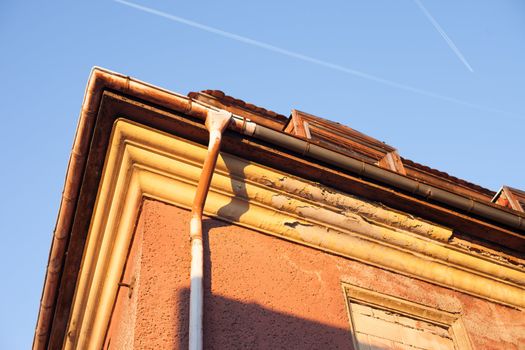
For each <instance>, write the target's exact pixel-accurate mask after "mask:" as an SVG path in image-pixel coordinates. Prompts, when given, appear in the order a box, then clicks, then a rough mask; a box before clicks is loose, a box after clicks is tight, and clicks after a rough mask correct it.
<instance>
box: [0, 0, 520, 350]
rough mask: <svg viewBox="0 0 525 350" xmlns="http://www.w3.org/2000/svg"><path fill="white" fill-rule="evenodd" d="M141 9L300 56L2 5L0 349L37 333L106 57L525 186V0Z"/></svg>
mask: <svg viewBox="0 0 525 350" xmlns="http://www.w3.org/2000/svg"><path fill="white" fill-rule="evenodd" d="M136 4H140V5H142V6H147V7H149V8H152V9H155V10H158V11H162V12H164V13H166V14H171V15H174V16H178V17H182V18H185V19H188V20H191V21H194V22H198V23H200V24H203V25H206V26H210V27H213V28H217V29H220V30H223V31H226V32H229V33H232V34H236V35H240V36H243V37H246V38H250V39H252V40H255V41H257V42H260V43H265V44H268V45H272V46H273V47H277V48H280V49H283V50H287V52H292V53H294V54H296V57H292V56H293V55H284V54H282V53H279V52H276V50H268V49H267V48H266V49H265V48H263V47H261V46H260V45H259V46H254V45H252V44H249V43H246V41H245V42H241V41H238V40H233V39H232V38H231V37H230V38H228V37H224V36H220V35H217V34H214V33H211V32H209V31H205V30H202V29H199V28H196V27H195V26H189V25H187V24H183V23H181V22H176V21H173V20H170V19H167V18H164V17H160V16H157V15H153V14H151V13H147V12H145V11H141V10H138V9H136V8H132V7H130V6H127V5H124V4H122V3H118V2H115V1H112V0H108V1H86V2H72V1H45V2H44V1H2V3H1V4H0V45H1V46H0V48H1V49H0V50H1V54H0V72H1V78H2V84H0V93H1V96H2V102H1V103H0V118H1V121H2V127H1V128H0V130H1V135H2V137H0V146H1V148H0V149H1V150H2V151H1V159H2V171H1V172H0V180H1V182H2V183H3V184H4V186H5V187H4V188H3V193H4V195H3V198H4V200H3V201H2V203H1V204H0V219H1V220H0V234H1V237H2V240H3V242H2V244H1V245H0V273H1V275H2V283H1V288H0V348H5V349H27V348H28V347H29V346H30V344H31V341H32V336H33V330H34V327H35V320H36V316H37V310H38V303H39V300H40V295H41V290H42V285H43V277H44V271H45V266H46V263H47V256H48V252H49V246H50V242H51V234H52V231H53V228H54V224H55V220H56V215H57V211H58V205H59V200H60V195H61V191H62V187H63V180H64V176H65V171H66V167H67V161H68V158H69V153H70V150H71V145H72V141H73V136H74V132H75V128H76V124H77V118H78V113H79V110H80V105H81V103H82V98H83V95H84V88H85V84H86V82H87V78H88V76H89V72H90V69H91V67H93V66H101V67H105V68H109V69H111V70H114V71H117V72H120V73H124V74H127V75H131V76H133V77H136V78H138V79H141V80H144V81H147V82H149V83H152V84H155V85H159V86H161V87H164V88H167V89H170V90H173V91H176V92H180V93H187V92H189V91H198V90H202V89H208V88H210V89H220V90H223V91H225V92H227V93H228V94H230V95H232V96H235V97H238V98H241V99H244V100H245V101H248V102H252V103H254V104H257V105H260V106H263V107H266V108H268V109H272V110H275V111H277V112H279V113H282V114H285V115H288V113H289V112H290V110H291V109H292V108H297V109H300V110H303V111H306V112H309V113H312V114H315V115H318V116H322V117H325V118H328V119H332V120H336V121H339V122H341V123H344V124H346V125H349V126H351V127H353V128H355V129H357V130H360V131H362V132H365V133H367V134H369V135H371V136H373V137H376V138H378V139H380V140H383V141H385V142H387V143H388V144H390V145H392V146H394V147H396V148H398V150H399V152H400V153H401V155H402V156H404V157H406V158H409V159H412V160H414V161H417V162H420V163H424V164H426V165H429V166H431V167H435V168H437V169H440V170H443V171H446V172H448V173H450V174H453V175H455V176H458V177H460V178H464V179H466V180H469V181H472V182H475V183H478V184H480V185H482V186H485V187H488V188H490V189H493V190H497V189H498V188H499V186H501V185H502V184H506V185H511V186H514V187H518V188H522V189H525V176H524V174H525V162H524V160H523V135H525V133H524V129H525V98H524V97H525V96H524V95H525V89H524V86H523V85H524V81H525V79H524V78H525V65H524V64H523V62H525V40H524V39H525V38H524V35H525V3H524V2H522V1H519V0H515V1H511V0H507V1H473V0H472V1H471V0H464V1H437V0H434V1H430V0H420V1H419V4H418V2H417V1H414V0H399V1H391V0H375V1H348V0H346V1H329V2H327V1H325V2H313V1H312V2H305V1H287V2H283V1H261V2H252V1H221V2H214V1H200V2H197V3H196V2H190V1H184V2H180V1H139V0H137V2H136ZM419 5H423V6H424V8H425V9H426V10H427V13H425V11H424V10H423V9H422V8H421V6H419ZM428 14H430V16H431V18H433V20H434V21H435V23H437V24H438V26H439V27H436V26H435V23H433V22H432V19H431V18H430V17H429V16H428ZM439 28H440V29H441V30H442V32H440V29H439ZM443 33H444V34H445V36H443ZM447 37H448V39H447ZM447 40H448V41H447ZM450 41H451V42H452V43H453V45H451V44H450ZM454 48H455V49H454ZM297 55H303V56H306V57H308V58H310V59H311V60H310V61H308V60H304V59H299V58H297ZM461 57H463V58H461ZM313 60H317V63H315V62H312V61H313ZM319 62H321V63H319ZM323 63H326V64H323ZM330 65H332V66H330ZM333 66H337V67H339V68H341V67H342V68H344V69H346V71H345V70H344V69H337V68H336V69H334V67H333ZM469 67H471V69H472V71H471V70H470V69H469ZM354 71H357V72H360V73H363V74H365V75H371V76H374V77H377V78H379V79H383V80H386V81H388V82H392V83H394V85H395V84H397V85H399V86H404V87H410V88H411V89H414V90H418V91H419V92H415V91H411V90H410V89H408V90H407V89H406V88H400V87H396V86H393V85H392V84H385V83H382V82H378V81H377V80H373V79H369V78H363V77H362V76H361V77H360V76H358V75H356V74H353V73H351V72H354ZM421 92H423V93H421Z"/></svg>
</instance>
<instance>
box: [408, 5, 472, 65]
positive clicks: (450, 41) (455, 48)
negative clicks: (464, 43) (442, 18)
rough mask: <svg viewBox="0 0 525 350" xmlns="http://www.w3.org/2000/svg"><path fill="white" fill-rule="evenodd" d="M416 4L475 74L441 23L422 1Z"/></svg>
mask: <svg viewBox="0 0 525 350" xmlns="http://www.w3.org/2000/svg"><path fill="white" fill-rule="evenodd" d="M414 2H415V3H416V5H417V6H418V7H419V9H420V10H421V12H423V14H424V15H425V16H426V17H427V19H428V20H429V21H430V23H432V25H433V26H434V28H435V29H436V30H437V32H438V33H439V35H441V37H442V38H443V39H444V40H445V42H446V43H447V45H448V47H450V49H451V50H452V51H453V52H454V53H455V54H456V56H457V57H458V58H459V59H460V61H461V62H463V64H464V65H465V67H467V69H468V70H469V71H471V72H474V70H473V69H472V67H471V66H470V64H469V63H468V62H467V59H466V58H465V56H463V54H462V53H461V51H459V49H458V47H457V46H456V44H454V42H453V41H452V39H450V38H449V36H448V35H447V33H445V31H444V30H443V28H441V26H440V25H439V23H438V22H437V21H436V20H435V18H434V17H433V16H432V15H431V14H430V12H428V10H427V9H426V8H425V6H423V4H422V3H421V1H420V0H414Z"/></svg>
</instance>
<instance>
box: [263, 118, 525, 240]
mask: <svg viewBox="0 0 525 350" xmlns="http://www.w3.org/2000/svg"><path fill="white" fill-rule="evenodd" d="M253 127H254V128H255V130H254V133H253V137H255V138H257V139H260V140H263V141H265V142H268V143H271V144H274V145H277V146H279V147H283V148H286V149H288V150H290V151H294V152H297V153H300V154H303V155H304V156H308V157H311V158H314V159H316V160H319V161H322V162H324V163H327V164H330V165H335V166H337V167H339V168H342V169H345V170H348V171H350V172H352V173H354V174H356V175H358V176H360V177H364V178H368V179H371V180H374V181H377V182H380V183H382V184H386V185H389V186H392V187H394V188H396V189H399V190H402V191H405V192H408V193H411V194H414V195H417V196H419V197H423V198H425V199H429V200H433V201H436V202H438V203H441V204H445V205H447V206H449V207H452V208H454V209H458V210H461V211H462V212H465V213H469V214H474V215H477V216H479V217H481V218H484V219H488V220H490V221H494V222H497V223H499V224H503V225H506V226H508V227H511V228H514V229H518V230H525V220H524V219H523V218H522V217H521V216H520V215H516V214H512V213H509V212H507V211H505V210H502V209H499V208H494V207H492V206H490V205H487V204H485V203H482V202H480V201H477V200H474V199H471V198H467V197H464V196H461V195H458V194H455V193H452V192H449V191H445V190H443V189H440V188H437V187H435V186H431V185H427V184H424V183H421V182H419V181H417V180H414V179H411V178H409V177H406V176H403V175H400V174H398V173H395V172H392V171H390V170H387V169H384V168H380V167H378V166H376V165H373V164H370V163H367V162H364V161H361V160H358V159H355V158H352V157H349V156H346V155H343V154H341V153H338V152H335V151H332V150H330V149H327V148H324V147H321V146H318V145H316V144H312V143H310V142H308V141H304V140H302V139H298V138H296V137H294V136H291V135H288V134H284V133H282V132H279V131H275V130H272V129H269V128H266V127H263V126H260V125H254V126H253Z"/></svg>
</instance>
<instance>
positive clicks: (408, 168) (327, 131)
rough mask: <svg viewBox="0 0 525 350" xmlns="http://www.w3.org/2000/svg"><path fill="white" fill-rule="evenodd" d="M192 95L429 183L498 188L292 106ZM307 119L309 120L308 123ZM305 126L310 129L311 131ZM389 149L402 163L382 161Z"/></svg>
mask: <svg viewBox="0 0 525 350" xmlns="http://www.w3.org/2000/svg"><path fill="white" fill-rule="evenodd" d="M188 96H189V97H190V98H193V99H195V100H197V101H201V102H204V103H208V104H211V105H213V106H215V107H219V108H223V109H226V110H228V111H230V112H232V113H236V114H239V115H241V116H243V117H246V118H247V119H250V120H253V121H255V122H256V123H258V124H261V125H264V126H267V127H270V128H272V129H274V130H278V131H284V132H286V133H291V134H293V135H296V136H299V137H303V138H307V139H309V140H310V141H311V142H312V143H317V144H320V145H322V146H323V147H327V148H331V149H333V150H336V151H338V152H341V153H343V154H346V155H350V156H354V157H357V158H360V159H363V160H366V161H369V162H371V163H372V164H378V165H380V166H383V165H384V166H385V167H387V168H390V169H391V170H394V171H396V172H400V173H402V174H403V175H406V176H408V177H410V178H413V179H416V180H418V181H421V182H424V183H427V184H431V185H435V186H438V187H440V188H443V189H447V190H453V191H457V192H459V193H461V194H463V195H466V196H469V197H472V198H476V199H478V200H483V201H486V202H490V201H491V199H492V198H493V197H494V195H495V194H496V192H494V191H492V190H490V189H487V188H484V187H482V186H480V185H477V184H474V183H472V182H469V181H466V180H463V179H460V178H458V177H456V176H452V175H449V174H447V173H446V172H443V171H440V170H437V169H434V168H431V167H429V166H427V165H423V164H420V163H417V162H415V161H412V160H410V159H407V158H404V157H401V156H400V155H399V154H398V151H397V150H396V148H394V147H392V146H390V145H388V144H386V143H384V142H382V141H379V140H377V139H375V138H373V137H371V136H369V135H365V134H363V133H361V132H359V131H357V130H355V129H352V128H350V127H348V126H346V125H343V124H340V123H338V122H334V121H331V120H328V119H325V118H321V117H318V116H314V115H312V114H309V113H305V112H301V111H298V110H295V109H294V110H292V112H291V114H290V116H289V117H285V116H284V115H283V114H280V113H276V112H274V111H271V110H268V109H266V108H263V107H260V106H257V105H255V104H253V103H249V102H245V101H244V100H242V99H239V98H235V97H232V96H229V95H227V94H225V93H224V92H223V91H221V90H203V91H200V92H190V93H189V94H188ZM305 122H306V123H307V124H306V126H305V124H304V123H305ZM305 127H306V128H308V129H309V130H308V131H309V132H308V134H307V132H306V131H305ZM388 153H391V154H392V155H393V158H394V160H398V162H399V163H402V165H401V166H399V165H398V166H389V165H388V162H386V161H385V162H382V161H381V160H382V158H383V157H385V156H386V154H388ZM400 168H401V169H400Z"/></svg>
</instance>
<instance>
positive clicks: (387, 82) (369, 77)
mask: <svg viewBox="0 0 525 350" xmlns="http://www.w3.org/2000/svg"><path fill="white" fill-rule="evenodd" d="M113 1H115V2H118V3H120V4H122V5H126V6H129V7H132V8H135V9H137V10H141V11H144V12H147V13H150V14H153V15H157V16H159V17H164V18H166V19H169V20H171V21H174V22H178V23H182V24H185V25H187V26H190V27H193V28H197V29H200V30H203V31H206V32H209V33H213V34H216V35H219V36H222V37H225V38H228V39H232V40H235V41H239V42H242V43H245V44H248V45H252V46H256V47H260V48H262V49H265V50H268V51H273V52H276V53H280V54H282V55H285V56H289V57H293V58H296V59H299V60H301V61H305V62H309V63H313V64H317V65H319V66H323V67H326V68H330V69H333V70H337V71H340V72H343V73H346V74H350V75H353V76H356V77H359V78H362V79H367V80H370V81H374V82H377V83H380V84H383V85H387V86H390V87H394V88H397V89H401V90H405V91H410V92H413V93H416V94H419V95H423V96H427V97H432V98H435V99H439V100H443V101H447V102H452V103H456V104H459V105H463V106H467V107H470V108H473V109H477V110H482V111H488V112H493V113H501V114H507V115H510V114H511V113H509V112H507V111H503V110H499V109H494V108H490V107H486V106H482V105H478V104H475V103H471V102H467V101H463V100H460V99H457V98H454V97H450V96H445V95H441V94H437V93H434V92H432V91H427V90H423V89H419V88H417V87H413V86H410V85H406V84H402V83H398V82H395V81H392V80H388V79H384V78H381V77H377V76H375V75H372V74H368V73H365V72H362V71H358V70H356V69H352V68H348V67H345V66H341V65H338V64H336V63H332V62H328V61H323V60H320V59H317V58H314V57H311V56H307V55H303V54H300V53H297V52H294V51H290V50H287V49H283V48H280V47H278V46H274V45H271V44H268V43H264V42H262V41H258V40H254V39H251V38H248V37H245V36H242V35H238V34H235V33H231V32H227V31H224V30H221V29H218V28H214V27H210V26H208V25H205V24H202V23H198V22H195V21H192V20H189V19H186V18H183V17H179V16H175V15H172V14H169V13H166V12H162V11H159V10H156V9H153V8H150V7H146V6H142V5H139V4H136V3H133V2H129V1H126V0H113Z"/></svg>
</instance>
